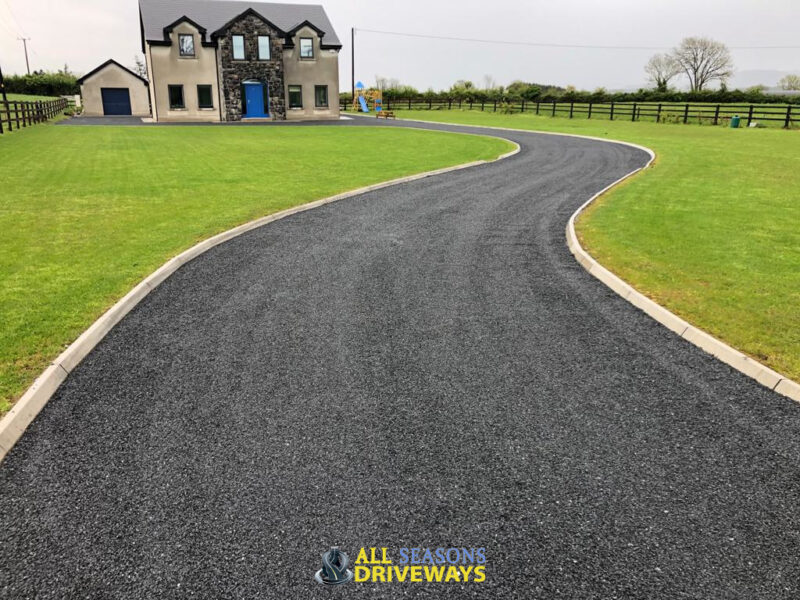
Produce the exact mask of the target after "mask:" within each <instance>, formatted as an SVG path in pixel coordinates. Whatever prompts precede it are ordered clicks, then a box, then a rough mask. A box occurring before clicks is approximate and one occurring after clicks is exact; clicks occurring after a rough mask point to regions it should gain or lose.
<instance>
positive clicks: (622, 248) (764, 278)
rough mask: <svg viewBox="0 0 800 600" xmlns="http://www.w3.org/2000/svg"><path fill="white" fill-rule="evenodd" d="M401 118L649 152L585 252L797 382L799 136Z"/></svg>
mask: <svg viewBox="0 0 800 600" xmlns="http://www.w3.org/2000/svg"><path fill="white" fill-rule="evenodd" d="M398 116H400V117H401V118H402V117H406V118H415V119H424V120H431V121H440V122H456V123H466V124H471V125H491V126H496V127H512V128H519V129H534V130H541V131H554V132H565V133H576V134H584V135H591V136H597V137H605V138H614V139H619V140H626V141H630V142H635V143H638V144H642V145H644V146H647V147H649V148H652V149H653V150H654V151H655V152H656V154H657V155H658V159H657V161H656V163H655V165H654V167H653V168H652V169H650V170H649V171H648V172H646V173H643V174H641V175H639V176H637V177H636V178H634V179H632V180H630V181H629V182H627V183H626V184H624V185H622V186H620V187H619V188H616V189H615V190H613V191H611V192H610V193H609V194H606V195H605V196H604V197H603V198H601V199H600V200H599V201H598V202H596V203H594V205H593V206H592V207H591V208H590V209H589V210H588V211H587V212H586V213H584V215H583V217H582V218H581V219H580V220H579V223H578V233H579V235H580V236H581V238H582V240H583V243H584V246H585V247H586V248H587V250H588V251H589V252H590V253H591V254H592V255H593V256H594V257H595V258H596V259H597V260H598V261H600V262H601V263H602V264H603V265H605V266H606V267H608V268H610V269H611V270H612V271H614V272H615V273H616V274H618V275H619V276H620V277H622V278H623V279H625V280H626V281H628V282H630V283H631V284H632V285H634V286H635V287H636V288H637V289H639V290H640V291H642V292H643V293H645V294H647V295H648V296H649V297H651V298H653V299H654V300H656V301H657V302H659V303H660V304H663V305H665V306H666V307H668V308H669V309H670V310H672V311H673V312H675V313H677V314H679V315H680V316H682V317H683V318H685V319H686V320H688V321H690V322H691V323H693V324H695V325H697V326H699V327H701V328H703V329H705V330H706V331H708V332H710V333H712V334H714V335H715V336H718V337H720V338H721V339H723V340H725V341H726V342H728V343H729V344H730V345H732V346H734V347H736V348H738V349H740V350H741V351H743V352H745V353H747V354H749V355H750V356H752V357H754V358H756V359H757V360H759V361H762V362H764V363H765V364H767V365H769V366H770V367H772V368H773V369H775V370H777V371H779V372H781V373H783V374H785V375H787V376H789V377H791V378H793V379H795V380H798V379H800V198H799V197H798V196H800V132H798V131H783V130H777V129H738V130H733V129H728V128H724V127H711V126H708V127H700V126H697V125H671V124H670V125H664V124H661V125H658V124H655V123H630V122H616V121H615V122H609V121H587V120H585V119H573V120H569V119H564V118H550V117H536V116H533V115H527V114H526V115H502V114H494V113H481V112H477V111H455V110H454V111H426V110H420V111H398Z"/></svg>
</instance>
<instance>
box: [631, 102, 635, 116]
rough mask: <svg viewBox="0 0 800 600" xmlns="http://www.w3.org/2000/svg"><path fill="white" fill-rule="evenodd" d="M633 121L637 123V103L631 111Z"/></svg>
mask: <svg viewBox="0 0 800 600" xmlns="http://www.w3.org/2000/svg"><path fill="white" fill-rule="evenodd" d="M631 121H636V102H634V103H633V110H631Z"/></svg>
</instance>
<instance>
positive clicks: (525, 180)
mask: <svg viewBox="0 0 800 600" xmlns="http://www.w3.org/2000/svg"><path fill="white" fill-rule="evenodd" d="M366 124H367V123H363V122H344V123H342V125H343V126H359V125H366ZM369 124H370V125H371V122H369ZM388 125H389V126H406V125H405V124H403V123H390V124H388ZM429 127H430V128H435V129H449V127H447V126H429ZM452 129H453V130H455V131H466V130H465V129H464V128H452ZM474 131H480V130H478V129H475V130H474ZM484 132H485V133H492V132H489V131H484ZM498 135H502V136H504V137H508V138H510V139H513V140H515V141H517V142H519V143H520V144H521V145H522V152H521V153H520V154H518V155H516V156H514V157H512V158H509V159H507V160H504V161H501V162H498V163H493V164H490V165H485V166H480V167H476V168H472V169H468V170H464V171H459V172H455V173H451V174H447V175H443V176H437V177H432V178H427V179H424V180H420V181H416V182H413V183H409V184H404V185H401V186H396V187H392V188H389V189H384V190H381V191H379V192H375V193H369V194H365V195H362V196H359V197H356V198H352V199H348V200H344V201H341V202H338V203H335V204H332V205H328V206H325V207H322V208H319V209H315V210H313V211H309V212H306V213H302V214H298V215H295V216H292V217H289V218H287V219H284V220H282V221H278V222H276V223H273V224H270V225H268V226H266V227H263V228H261V229H258V230H255V231H253V232H250V233H248V234H246V235H244V236H242V237H240V238H237V239H235V240H233V241H231V242H228V243H226V244H224V245H222V246H219V247H217V248H215V249H214V250H212V251H210V252H208V253H207V254H204V255H203V256H201V257H199V258H197V259H196V260H194V261H192V262H191V263H189V264H187V265H186V266H185V267H183V268H182V269H180V270H179V271H178V272H177V273H176V274H175V275H173V276H172V277H171V278H170V279H168V280H167V281H166V282H165V283H164V284H163V285H162V286H161V287H159V288H158V289H157V290H156V291H155V292H154V293H152V294H151V295H150V296H148V297H147V298H146V299H145V300H144V302H142V303H141V304H140V305H139V306H138V307H137V308H136V309H134V310H133V311H132V312H131V313H130V314H129V315H128V316H127V317H126V318H125V319H124V320H123V322H122V323H120V324H119V325H118V326H117V327H116V328H115V329H114V330H113V331H112V332H111V333H110V334H109V335H108V336H107V337H106V339H105V340H104V341H103V342H102V343H101V344H100V345H99V346H98V347H97V348H96V350H95V351H94V352H92V353H91V355H90V356H89V357H88V358H87V359H86V360H85V361H84V362H83V363H82V364H81V365H80V366H79V367H78V368H77V369H76V370H75V371H74V372H73V374H72V375H71V376H70V377H69V378H68V379H67V381H66V382H65V383H64V384H63V386H62V387H61V389H60V390H59V391H58V393H57V394H56V395H55V397H54V398H53V399H52V400H51V401H50V403H49V404H48V405H47V406H46V407H45V409H44V410H43V411H42V413H41V414H40V415H39V417H38V418H37V419H36V421H35V422H34V423H33V425H32V426H31V427H30V429H29V430H28V432H27V433H26V434H25V436H24V437H23V438H22V440H21V441H20V442H19V443H18V445H17V446H16V447H15V448H14V449H13V450H12V451H11V453H10V454H9V455H8V457H7V458H6V459H5V461H4V462H3V463H2V464H1V465H0V498H1V499H2V501H1V502H2V504H1V505H0V597H2V598H14V599H17V598H34V597H35V598H147V599H154V598H214V599H217V598H277V599H289V598H330V597H331V594H335V595H336V596H337V597H345V596H347V597H351V596H352V597H386V598H394V597H406V596H407V597H430V598H450V597H480V598H503V599H507V598H542V599H551V598H568V599H583V598H587V599H588V598H598V599H599V598H602V599H604V600H607V599H612V598H642V599H655V598H703V599H714V600H720V599H729V598H741V599H747V600H754V599H760V598H764V599H769V600H778V599H783V598H792V599H797V598H799V597H800V562H798V555H800V468H799V467H798V465H800V406H798V405H797V404H794V403H792V402H791V401H790V400H787V399H785V398H783V397H780V396H778V395H776V394H773V393H772V392H770V391H768V390H766V389H765V388H762V387H761V386H759V385H758V384H757V383H755V382H753V381H751V380H750V379H748V378H746V377H745V376H743V375H741V374H739V373H737V372H735V371H733V370H732V369H730V368H729V367H727V366H726V365H724V364H722V363H720V362H718V361H716V360H715V359H713V358H711V357H710V356H707V355H705V354H703V352H702V351H700V350H698V349H696V348H695V347H693V346H691V345H690V344H688V343H686V342H685V341H683V340H681V339H680V338H679V337H677V336H676V335H674V334H672V333H671V332H669V331H667V330H666V329H664V328H663V327H662V326H660V325H658V324H657V323H656V322H654V321H653V320H651V319H650V318H649V317H647V316H645V315H644V314H643V313H641V312H639V311H638V310H637V309H635V308H634V307H632V306H631V305H629V304H628V303H626V302H625V301H624V300H622V299H621V298H619V297H618V296H616V295H615V294H614V293H613V292H611V291H610V290H608V289H607V288H605V287H604V286H603V285H602V284H601V283H600V282H598V281H597V280H595V279H594V278H592V277H591V276H590V275H589V274H588V273H586V272H585V271H584V270H583V268H581V267H580V265H579V264H578V263H577V262H576V261H575V260H574V258H573V257H572V256H571V254H570V253H569V251H568V250H567V248H566V244H565V235H564V228H565V225H566V222H567V220H568V218H569V216H570V215H571V213H572V212H573V211H574V210H575V209H576V208H577V207H578V206H579V205H580V204H581V203H582V202H584V201H585V200H586V199H587V198H588V197H590V196H591V195H592V194H593V193H595V192H596V191H597V190H599V189H601V188H603V187H605V186H606V185H608V184H609V183H611V182H612V181H614V180H616V179H617V178H619V177H620V176H621V175H624V174H625V173H627V172H629V171H631V170H633V169H634V168H637V167H639V166H641V165H642V164H644V163H645V162H646V160H647V156H646V155H645V154H644V153H643V152H641V151H639V150H635V149H632V148H629V147H625V146H622V145H615V144H607V143H601V142H596V141H590V140H582V139H575V138H569V137H559V136H550V135H539V134H533V133H530V134H523V133H511V132H502V133H498ZM642 201H643V202H646V201H647V200H646V199H645V198H643V199H642ZM334 544H336V545H339V546H341V547H342V549H343V550H344V551H346V552H348V553H349V554H350V557H351V560H352V559H354V558H355V555H356V552H357V550H358V549H359V548H360V547H362V546H386V547H389V548H392V549H396V548H399V547H433V548H436V547H449V546H456V547H462V546H463V547H485V548H486V557H487V566H486V575H487V580H486V582H484V583H479V584H476V583H474V584H467V585H459V584H452V583H451V584H396V583H394V584H357V583H349V584H346V585H345V586H343V587H341V588H338V590H337V591H332V590H331V588H327V587H323V586H320V585H318V584H316V583H315V582H314V580H313V576H314V572H315V571H316V570H318V569H319V568H321V561H320V553H321V552H323V551H325V550H326V549H327V548H329V547H330V546H331V545H334Z"/></svg>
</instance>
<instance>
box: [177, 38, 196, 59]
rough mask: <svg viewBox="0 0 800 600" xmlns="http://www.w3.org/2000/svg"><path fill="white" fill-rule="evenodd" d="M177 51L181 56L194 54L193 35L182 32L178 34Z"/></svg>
mask: <svg viewBox="0 0 800 600" xmlns="http://www.w3.org/2000/svg"><path fill="white" fill-rule="evenodd" d="M178 51H179V52H180V55H181V56H194V36H193V35H191V34H189V33H182V34H180V35H179V36H178Z"/></svg>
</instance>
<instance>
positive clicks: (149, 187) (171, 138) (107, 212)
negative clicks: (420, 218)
mask: <svg viewBox="0 0 800 600" xmlns="http://www.w3.org/2000/svg"><path fill="white" fill-rule="evenodd" d="M509 148H510V146H509V144H508V143H507V142H503V141H501V140H496V139H492V138H484V137H476V136H466V135H452V134H444V133H437V132H425V131H413V130H397V129H385V128H380V129H379V128H375V129H372V128H370V129H362V128H358V129H356V128H347V127H313V128H312V127H291V128H289V127H66V126H54V125H52V124H41V125H36V126H34V127H30V128H28V129H25V130H21V131H20V132H15V134H14V135H11V136H3V137H2V138H0V165H2V176H1V177H0V185H2V198H3V200H2V205H1V206H0V229H1V230H2V231H3V236H2V238H0V318H1V320H2V323H3V326H2V328H0V414H2V412H4V411H7V410H8V409H9V408H10V406H11V403H12V402H13V400H14V399H15V398H17V397H19V395H20V394H21V393H22V392H23V391H24V390H25V388H26V387H27V386H28V385H30V383H31V382H32V381H33V379H34V378H35V377H36V376H37V375H38V374H39V373H40V372H41V371H42V370H43V369H44V368H45V367H46V366H47V364H48V362H49V361H50V360H52V359H53V358H54V357H55V356H57V355H58V354H59V353H60V352H61V350H63V348H64V347H65V346H67V345H68V344H69V343H71V342H72V341H73V340H74V339H75V338H76V337H77V336H78V335H79V334H80V333H81V332H82V331H83V330H84V329H86V328H87V327H88V326H89V325H90V324H91V323H92V322H93V321H94V320H95V319H96V318H97V317H98V316H100V315H101V314H102V313H103V312H104V311H105V310H106V309H107V308H108V307H109V306H111V305H112V304H113V303H114V302H115V301H116V300H118V299H119V298H120V297H121V296H123V295H124V294H125V293H126V292H127V291H128V290H129V289H130V288H131V287H133V286H134V285H135V284H136V283H137V282H138V281H140V280H141V279H143V278H144V277H145V276H146V275H147V274H149V273H150V272H152V271H153V270H155V269H156V268H157V267H158V266H160V265H161V264H162V263H164V262H165V261H166V260H167V259H168V258H169V257H171V256H174V255H175V254H178V253H179V252H181V251H182V250H185V249H186V248H188V247H190V246H192V245H193V244H195V243H196V242H198V241H200V240H202V239H204V238H208V237H210V236H211V235H213V234H216V233H218V232H221V231H224V230H226V229H229V228H231V227H234V226H236V225H238V224H241V223H244V222H247V221H250V220H252V219H254V218H256V217H260V216H263V215H266V214H270V213H273V212H277V211H279V210H282V209H285V208H288V207H291V206H296V205H298V204H303V203H306V202H310V201H312V200H315V199H318V198H323V197H326V196H329V195H333V194H336V193H339V192H342V191H346V190H350V189H353V188H357V187H361V186H365V185H369V184H372V183H376V182H380V181H386V180H388V179H392V178H396V177H401V176H403V175H409V174H413V173H418V172H422V171H428V170H432V169H436V168H441V167H445V166H450V165H455V164H460V163H464V162H469V161H474V160H480V159H490V158H495V157H496V156H498V155H500V154H502V153H504V152H507V151H508V150H509Z"/></svg>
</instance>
